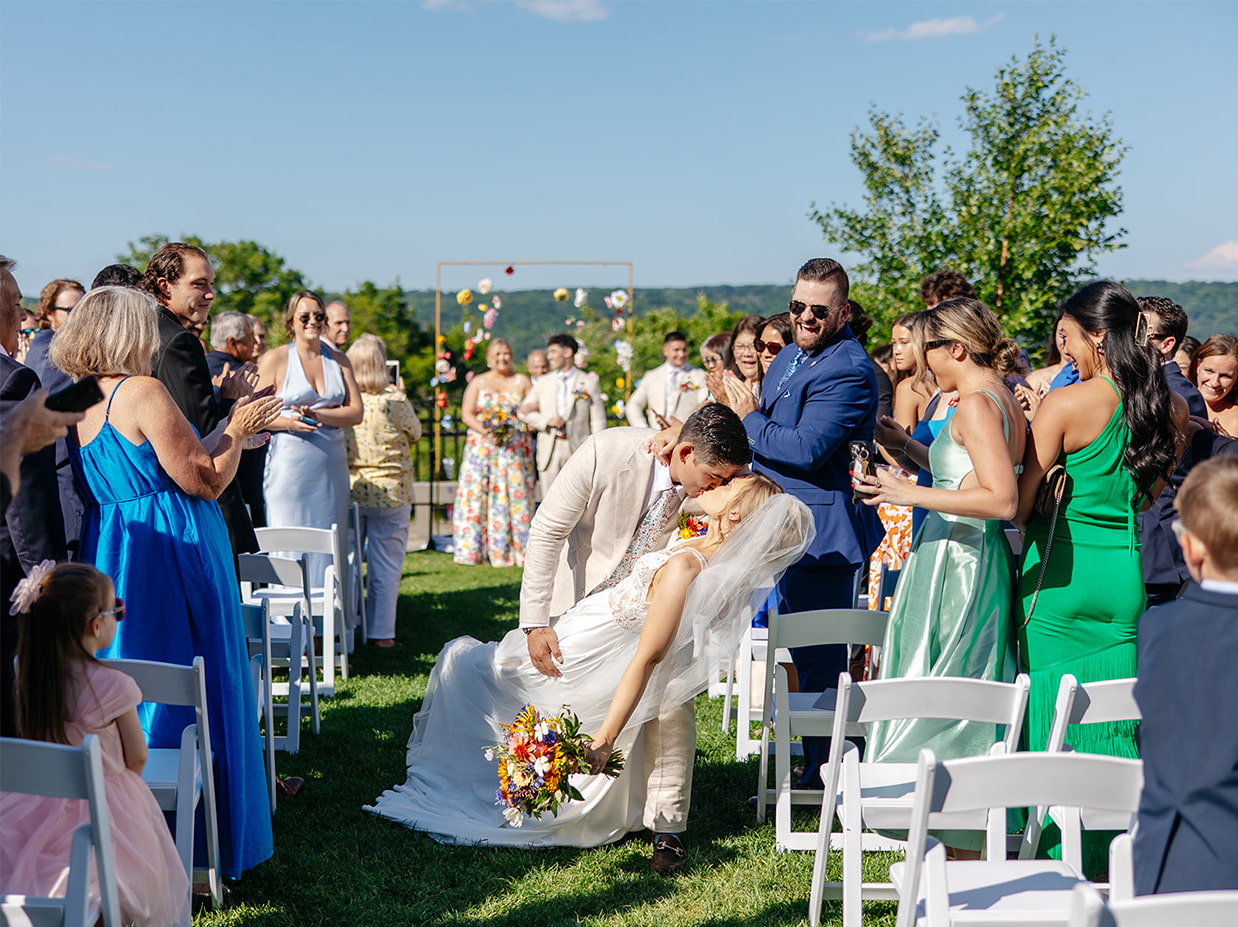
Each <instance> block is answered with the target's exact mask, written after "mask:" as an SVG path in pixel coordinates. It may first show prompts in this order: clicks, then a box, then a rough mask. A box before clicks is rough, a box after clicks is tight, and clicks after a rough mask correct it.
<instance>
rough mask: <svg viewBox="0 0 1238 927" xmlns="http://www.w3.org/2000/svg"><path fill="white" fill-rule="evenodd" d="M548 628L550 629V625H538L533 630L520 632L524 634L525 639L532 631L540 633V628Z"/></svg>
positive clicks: (524, 629)
mask: <svg viewBox="0 0 1238 927" xmlns="http://www.w3.org/2000/svg"><path fill="white" fill-rule="evenodd" d="M548 627H550V625H546V624H539V625H538V626H537V627H535V628H521V629H520V630H521V631H523V632H524V636H525V637H528V636H529V635H530V634H532V633H533V632H534V631H540V630H542V628H548Z"/></svg>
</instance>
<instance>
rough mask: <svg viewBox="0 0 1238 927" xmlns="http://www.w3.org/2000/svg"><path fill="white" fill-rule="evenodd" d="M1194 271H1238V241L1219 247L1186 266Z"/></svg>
mask: <svg viewBox="0 0 1238 927" xmlns="http://www.w3.org/2000/svg"><path fill="white" fill-rule="evenodd" d="M1186 266H1187V267H1189V268H1191V269H1192V270H1238V241H1227V242H1225V243H1224V244H1220V245H1217V246H1216V247H1215V248H1213V249H1212V250H1211V251H1209V252H1208V253H1207V254H1205V255H1204V256H1203V257H1201V258H1199V259H1198V260H1195V261H1190V262H1188V263H1187V265H1186Z"/></svg>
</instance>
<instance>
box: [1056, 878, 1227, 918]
mask: <svg viewBox="0 0 1238 927" xmlns="http://www.w3.org/2000/svg"><path fill="white" fill-rule="evenodd" d="M1071 904H1072V906H1071V911H1070V927H1178V925H1189V927H1233V925H1234V924H1238V891H1223V892H1222V891H1216V892H1171V893H1168V894H1164V895H1143V896H1141V897H1139V898H1132V899H1129V900H1126V901H1110V902H1109V903H1108V904H1106V903H1105V899H1104V898H1102V897H1101V895H1100V893H1099V892H1098V891H1097V890H1096V889H1095V888H1094V887H1093V886H1092V885H1090V884H1085V885H1079V886H1076V887H1075V893H1074V897H1073V898H1072V899H1071Z"/></svg>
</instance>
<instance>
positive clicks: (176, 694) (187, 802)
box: [103, 656, 223, 907]
mask: <svg viewBox="0 0 1238 927" xmlns="http://www.w3.org/2000/svg"><path fill="white" fill-rule="evenodd" d="M103 662H104V663H106V664H107V665H108V666H111V667H113V668H115V669H118V670H120V671H121V672H122V673H127V674H128V675H129V676H131V677H132V678H133V681H134V682H136V683H137V684H138V688H139V689H141V690H142V701H144V702H154V703H156V704H159V705H182V706H188V707H191V708H193V710H194V719H195V721H194V723H193V724H189V725H186V726H185V730H184V731H183V732H182V733H181V745H180V747H162V748H155V747H152V748H151V749H150V750H149V751H148V753H147V758H146V768H145V769H144V770H143V771H142V781H143V782H145V783H146V784H147V785H148V786H149V787H150V790H151V792H153V793H154V795H155V800H156V801H158V802H159V807H160V808H162V809H163V810H164V811H172V812H174V813H175V818H176V826H175V830H176V851H177V853H179V854H180V857H181V862H183V863H184V864H185V872H186V873H187V874H188V875H189V882H190V885H191V886H192V884H193V872H194V870H193V829H194V816H195V814H196V812H197V808H198V804H199V802H201V803H202V806H203V812H204V814H203V817H204V818H205V819H206V859H207V881H208V883H209V885H210V891H211V902H212V904H214V906H215V907H219V906H221V905H222V904H223V888H222V886H221V883H220V879H219V833H218V818H217V817H216V815H217V811H216V808H217V805H216V803H215V774H214V770H213V768H212V765H211V762H212V759H213V754H212V752H211V727H210V718H209V716H208V714H207V710H206V669H205V661H204V660H203V658H202V657H200V656H197V657H194V658H193V665H192V666H178V665H176V664H173V663H155V662H153V661H150V660H104V661H103ZM191 890H192V888H191Z"/></svg>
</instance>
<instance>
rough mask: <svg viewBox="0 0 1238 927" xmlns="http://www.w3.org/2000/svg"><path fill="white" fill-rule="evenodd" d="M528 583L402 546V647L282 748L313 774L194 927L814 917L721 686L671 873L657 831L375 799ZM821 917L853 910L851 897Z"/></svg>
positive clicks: (393, 780) (374, 655) (357, 661)
mask: <svg viewBox="0 0 1238 927" xmlns="http://www.w3.org/2000/svg"><path fill="white" fill-rule="evenodd" d="M519 592H520V571H519V570H518V569H494V568H491V567H461V566H456V565H455V564H453V563H452V562H451V558H450V556H448V555H446V554H438V553H416V554H410V555H409V556H408V557H407V558H406V559H405V561H404V579H403V583H402V587H401V596H400V604H399V621H398V631H397V633H398V635H399V639H400V641H401V643H402V646H400V647H396V648H393V649H391V650H378V649H377V648H374V647H368V646H367V647H359V648H358V650H357V653H356V654H355V655H354V657H353V662H352V671H353V675H352V676H351V678H349V679H348V680H347V681H345V682H342V683H338V684H337V687H336V696H335V698H333V699H327V700H324V702H323V707H322V733H321V734H320V735H319V736H317V737H315V736H314V735H313V734H311V733H308V728H307V729H306V732H305V733H303V735H302V738H301V743H302V748H301V752H300V753H298V754H297V755H296V756H288V755H287V754H284V753H279V754H277V755H276V757H277V758H276V762H277V764H278V768H279V772H280V774H281V775H297V776H304V777H305V779H306V780H307V781H306V786H305V789H304V791H303V792H302V793H301V795H300V796H298V797H297V798H296V799H294V800H283V801H282V802H281V804H280V807H279V810H278V812H277V813H276V815H275V818H274V825H275V856H274V858H273V859H271V860H269V861H268V862H266V863H263V864H262V865H261V866H258V867H257V868H256V869H254V870H252V871H250V872H248V873H246V875H245V877H244V879H242V880H241V881H240V882H238V883H236V884H235V885H234V886H233V892H232V895H231V902H230V904H229V905H228V907H227V908H225V909H224V910H222V911H219V912H212V911H209V910H206V909H204V910H202V911H200V912H199V913H198V914H197V916H196V917H195V919H194V923H195V925H197V927H223V925H240V924H243V925H285V924H287V925H293V924H298V925H300V924H309V925H315V924H322V925H354V924H355V925H364V927H397V925H400V927H407V925H422V924H425V925H455V924H487V925H499V924H513V925H536V927H554V925H560V924H596V925H611V927H619V925H652V924H674V925H680V924H683V925H722V924H735V925H752V927H757V925H787V924H801V923H807V911H808V882H809V877H810V875H811V871H812V854H811V853H778V852H777V851H776V850H775V849H774V828H773V824H772V822H771V823H766V824H761V825H758V824H757V823H756V820H755V817H754V815H753V813H752V811H751V810H750V809H749V808H748V805H747V803H746V800H747V798H748V796H749V795H751V794H753V793H754V791H755V788H756V780H757V763H756V760H755V758H754V759H752V760H750V761H748V762H746V763H736V762H735V760H734V749H735V744H734V735H733V734H732V735H731V736H730V737H728V736H725V735H723V734H722V733H721V730H720V725H721V718H722V712H721V701H720V700H717V699H712V700H711V699H709V698H707V697H705V696H702V697H700V698H698V699H697V706H696V707H697V720H698V740H697V755H696V771H695V781H694V784H693V792H692V813H691V822H690V831H689V833H688V834H687V836H686V842H687V846H688V865H687V867H686V868H685V869H684V871H683V872H681V873H680V874H679V875H677V876H674V877H671V878H663V877H660V876H656V875H654V874H653V873H652V872H650V870H649V862H648V859H649V843H648V836H649V835H648V834H647V833H645V834H635V835H632V836H631V837H629V838H628V839H626V840H623V841H621V842H620V843H618V844H614V845H612V846H608V847H602V848H601V849H596V850H575V849H550V850H513V849H501V848H477V847H451V846H442V845H440V844H438V843H435V842H434V841H433V840H431V839H430V838H429V837H426V836H425V835H423V834H418V833H415V832H413V831H410V830H407V829H405V828H403V827H401V826H399V825H397V824H393V823H390V822H388V821H384V820H382V819H380V818H376V817H373V816H371V815H369V814H366V813H364V812H362V811H361V806H362V805H363V804H368V803H370V802H372V801H373V800H374V798H376V797H377V796H378V795H379V794H380V793H381V792H382V791H383V790H384V789H386V788H390V787H391V786H392V785H394V784H397V783H402V782H403V781H404V777H405V769H404V747H405V742H406V741H407V739H408V734H409V730H410V728H411V726H412V718H413V713H414V712H415V711H416V709H417V708H418V706H419V705H420V704H421V698H422V696H423V694H424V693H425V686H426V680H427V678H428V676H429V672H430V668H431V667H432V666H433V664H434V660H435V657H436V655H437V654H438V651H439V649H440V647H441V646H442V645H443V644H444V643H445V642H446V641H448V640H450V639H452V638H454V637H458V636H460V635H462V634H471V635H473V636H474V637H477V638H480V639H482V640H497V639H498V638H499V637H501V636H502V635H503V634H504V633H506V632H507V631H508V630H510V629H511V628H512V627H514V625H515V623H516V613H517V604H518V598H519ZM799 826H805V825H804V824H803V823H801V824H800V825H799ZM873 857H874V858H872V859H869V860H868V861H867V863H866V867H865V877H866V878H868V879H882V878H884V877H885V867H888V865H889V863H890V860H891V857H890V856H888V855H883V854H873ZM839 876H840V869H839V867H838V866H837V865H836V864H832V866H831V873H830V877H831V878H833V879H837V878H839ZM865 913H866V915H867V917H866V923H870V924H893V922H894V907H893V905H892V904H881V903H869V904H866V905H865ZM824 922H825V923H827V924H840V923H841V909H840V907H839V905H838V904H837V903H827V905H826V911H825V918H824Z"/></svg>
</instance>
